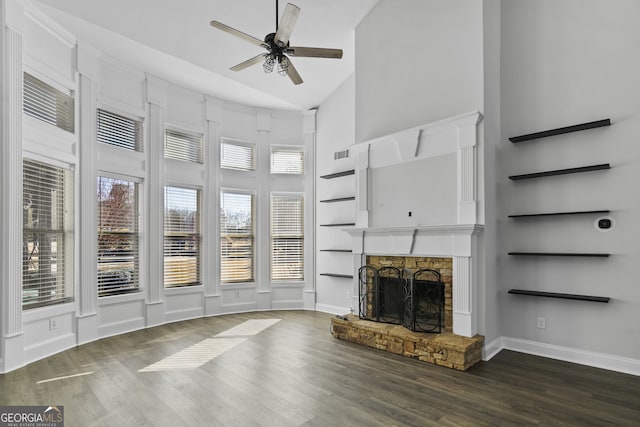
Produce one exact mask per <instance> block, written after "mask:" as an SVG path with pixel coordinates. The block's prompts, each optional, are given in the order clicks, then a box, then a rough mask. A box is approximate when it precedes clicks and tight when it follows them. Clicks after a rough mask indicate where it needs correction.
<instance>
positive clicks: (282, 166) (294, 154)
mask: <svg viewBox="0 0 640 427" xmlns="http://www.w3.org/2000/svg"><path fill="white" fill-rule="evenodd" d="M271 173H284V174H292V175H302V174H303V173H304V148H302V147H300V148H298V147H271Z"/></svg>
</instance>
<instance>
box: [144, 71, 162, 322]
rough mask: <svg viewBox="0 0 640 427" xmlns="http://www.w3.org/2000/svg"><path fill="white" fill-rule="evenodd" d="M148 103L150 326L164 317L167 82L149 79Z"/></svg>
mask: <svg viewBox="0 0 640 427" xmlns="http://www.w3.org/2000/svg"><path fill="white" fill-rule="evenodd" d="M147 102H148V103H149V116H148V117H149V123H148V124H147V129H148V135H149V138H148V144H147V150H146V151H147V159H148V161H149V167H148V168H147V181H146V183H145V187H146V194H147V202H148V212H149V215H147V218H148V223H147V227H148V228H147V230H148V232H147V238H146V239H145V240H146V243H147V244H146V245H145V246H146V248H147V250H146V253H147V254H148V256H149V262H148V264H147V265H148V267H149V269H148V271H147V284H148V288H149V289H148V290H147V326H155V325H161V324H163V323H164V322H165V318H164V314H165V307H164V228H163V220H164V140H163V137H164V110H165V108H166V105H167V93H166V82H165V81H163V80H161V79H158V78H156V77H153V76H150V75H147Z"/></svg>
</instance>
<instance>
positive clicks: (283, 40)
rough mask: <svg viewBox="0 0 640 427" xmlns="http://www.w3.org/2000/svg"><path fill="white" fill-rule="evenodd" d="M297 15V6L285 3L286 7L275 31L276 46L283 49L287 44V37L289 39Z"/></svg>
mask: <svg viewBox="0 0 640 427" xmlns="http://www.w3.org/2000/svg"><path fill="white" fill-rule="evenodd" d="M299 14H300V8H299V7H298V6H296V5H295V4H291V3H287V6H286V7H285V8H284V14H283V15H282V19H281V20H280V25H279V26H278V31H276V36H275V38H274V40H275V42H276V44H277V45H278V46H280V47H284V46H286V45H287V43H289V37H291V33H292V32H293V27H294V26H295V25H296V21H297V20H298V15H299Z"/></svg>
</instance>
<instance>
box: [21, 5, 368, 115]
mask: <svg viewBox="0 0 640 427" xmlns="http://www.w3.org/2000/svg"><path fill="white" fill-rule="evenodd" d="M378 1H379V0H291V2H292V3H294V4H296V5H297V6H299V7H300V9H301V12H300V16H299V18H298V21H297V24H296V26H295V29H294V31H293V34H292V35H291V39H290V41H291V45H292V46H311V47H328V48H341V49H343V51H344V57H343V58H342V59H321V58H293V60H292V61H293V62H294V64H295V66H296V69H297V70H298V72H299V73H300V75H301V76H302V78H303V79H304V83H303V84H301V85H298V86H294V85H293V84H292V83H291V81H290V80H289V79H288V78H287V77H281V76H279V75H278V74H277V73H276V72H275V71H274V72H273V73H271V74H265V73H264V71H263V69H262V66H261V65H255V66H252V67H250V68H248V69H245V70H243V71H239V72H233V71H230V70H229V67H231V66H233V65H236V64H238V63H240V62H242V61H244V60H246V59H249V58H251V57H253V56H255V55H257V54H259V53H262V52H264V50H263V49H261V48H259V47H257V46H254V45H252V44H250V43H248V42H246V41H244V40H242V39H239V38H236V37H233V36H231V35H229V34H227V33H225V32H223V31H220V30H218V29H215V28H213V27H211V26H210V25H209V22H210V21H211V20H216V21H220V22H222V23H224V24H227V25H229V26H231V27H234V28H236V29H238V30H240V31H243V32H245V33H248V34H250V35H252V36H254V37H257V38H259V39H263V38H264V36H265V35H266V34H267V33H271V32H274V31H275V25H276V13H275V0H188V1H175V0H136V1H131V0H109V1H105V0H101V1H97V0H34V1H33V3H35V4H36V5H39V6H40V7H41V8H42V9H43V10H44V11H45V12H46V13H47V14H49V15H50V16H51V17H52V18H54V19H55V20H57V21H58V22H59V23H60V24H62V25H63V26H64V27H65V28H67V29H68V30H69V31H70V32H71V33H74V34H75V35H76V36H77V37H78V39H79V40H80V42H83V41H84V42H86V43H89V44H90V45H92V46H94V47H95V48H97V49H99V50H101V51H103V52H104V53H106V54H108V55H109V56H113V57H116V58H118V59H121V60H123V61H125V62H127V63H129V64H131V65H132V66H134V67H136V68H140V69H142V70H144V71H146V72H150V73H152V74H155V75H156V76H158V77H161V78H164V79H166V80H169V81H171V82H174V83H177V84H180V85H182V86H186V87H190V88H193V89H197V90H199V91H205V92H206V93H208V94H210V95H214V96H218V97H221V98H223V99H227V100H231V101H235V102H240V103H243V104H247V105H253V106H257V107H265V108H278V109H296V110H306V109H309V108H312V107H315V106H317V105H319V104H320V103H321V102H322V101H323V100H324V99H325V98H326V97H327V96H328V95H329V94H330V93H331V92H332V91H333V90H335V89H336V88H337V87H338V86H339V85H340V84H341V83H342V82H343V81H344V80H345V79H346V78H347V77H348V76H349V75H350V74H351V73H352V72H353V70H354V63H355V58H354V35H355V32H354V29H355V27H356V26H357V25H358V23H359V22H360V21H361V20H362V18H364V17H365V16H366V15H367V13H369V11H370V10H371V9H372V8H373V7H374V6H375V5H376V4H377V3H378ZM286 3H287V1H286V0H283V1H281V2H280V6H279V12H280V14H281V15H282V11H283V10H284V8H285V5H286Z"/></svg>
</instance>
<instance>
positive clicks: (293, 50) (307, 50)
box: [285, 46, 342, 59]
mask: <svg viewBox="0 0 640 427" xmlns="http://www.w3.org/2000/svg"><path fill="white" fill-rule="evenodd" d="M285 52H286V53H287V54H288V55H291V56H302V57H307V58H337V59H340V58H342V49H327V48H324V47H298V46H292V47H288V48H286V49H285Z"/></svg>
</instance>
